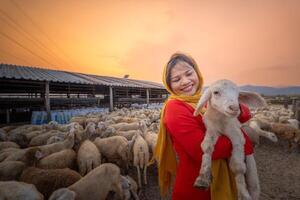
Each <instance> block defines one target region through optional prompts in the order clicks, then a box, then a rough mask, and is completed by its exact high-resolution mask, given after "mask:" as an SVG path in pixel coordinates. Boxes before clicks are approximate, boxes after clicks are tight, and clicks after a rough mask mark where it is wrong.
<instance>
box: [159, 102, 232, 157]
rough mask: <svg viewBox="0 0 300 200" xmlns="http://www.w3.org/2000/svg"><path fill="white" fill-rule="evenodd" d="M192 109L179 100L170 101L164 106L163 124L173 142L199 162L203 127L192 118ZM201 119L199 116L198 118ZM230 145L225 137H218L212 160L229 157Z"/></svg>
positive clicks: (203, 132) (203, 133)
mask: <svg viewBox="0 0 300 200" xmlns="http://www.w3.org/2000/svg"><path fill="white" fill-rule="evenodd" d="M193 112H194V109H193V108H192V107H191V106H189V105H186V104H185V103H183V102H181V101H179V100H171V101H169V102H168V104H167V105H166V109H165V118H164V123H165V125H166V127H167V130H168V132H169V134H170V135H171V136H172V139H173V142H174V143H176V145H180V146H181V147H182V148H183V149H184V151H185V152H186V153H187V154H188V155H189V156H190V157H191V158H192V159H194V160H195V161H197V162H201V159H202V154H203V152H202V150H201V143H202V141H203V139H204V135H205V128H204V125H201V124H199V121H198V120H197V118H196V117H194V116H193ZM198 117H201V116H198ZM231 150H232V145H231V142H230V140H229V139H228V138H227V137H226V136H220V137H219V138H218V141H217V143H216V145H215V148H214V152H213V156H212V158H213V159H215V160H217V159H225V158H229V157H230V155H231Z"/></svg>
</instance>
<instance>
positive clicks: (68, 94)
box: [67, 83, 70, 98]
mask: <svg viewBox="0 0 300 200" xmlns="http://www.w3.org/2000/svg"><path fill="white" fill-rule="evenodd" d="M67 97H68V98H70V83H68V92H67Z"/></svg>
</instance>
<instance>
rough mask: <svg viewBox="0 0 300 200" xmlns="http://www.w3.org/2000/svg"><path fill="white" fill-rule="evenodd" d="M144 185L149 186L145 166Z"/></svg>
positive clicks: (145, 167) (145, 166)
mask: <svg viewBox="0 0 300 200" xmlns="http://www.w3.org/2000/svg"><path fill="white" fill-rule="evenodd" d="M144 183H145V185H147V165H144Z"/></svg>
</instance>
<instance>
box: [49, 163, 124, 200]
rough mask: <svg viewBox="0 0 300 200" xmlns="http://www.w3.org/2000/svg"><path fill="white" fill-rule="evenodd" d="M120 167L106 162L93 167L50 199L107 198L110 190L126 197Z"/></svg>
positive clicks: (102, 199) (99, 199)
mask: <svg viewBox="0 0 300 200" xmlns="http://www.w3.org/2000/svg"><path fill="white" fill-rule="evenodd" d="M121 181H122V180H121V175H120V168H119V167H118V166H116V165H114V164H112V163H104V164H102V165H100V166H98V167H97V168H95V169H93V170H92V171H91V172H90V173H88V174H87V175H86V176H85V177H83V178H82V179H80V180H79V181H77V182H76V183H74V184H73V185H71V186H69V187H68V188H62V189H59V190H57V191H55V192H53V194H52V195H51V196H50V198H49V200H63V199H64V200H75V196H76V200H86V199H89V200H105V199H106V197H107V195H108V193H109V191H114V192H116V193H117V194H118V195H119V196H120V198H121V199H123V198H124V189H128V188H129V186H128V185H126V187H125V188H122V185H124V184H122V183H121Z"/></svg>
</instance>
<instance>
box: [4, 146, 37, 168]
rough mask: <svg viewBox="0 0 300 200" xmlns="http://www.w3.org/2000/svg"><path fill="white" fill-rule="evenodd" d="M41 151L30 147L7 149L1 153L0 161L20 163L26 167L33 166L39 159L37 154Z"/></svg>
mask: <svg viewBox="0 0 300 200" xmlns="http://www.w3.org/2000/svg"><path fill="white" fill-rule="evenodd" d="M40 151H41V149H40V148H38V147H30V148H27V149H15V150H13V149H9V150H7V151H5V152H2V153H1V155H0V157H1V158H0V161H22V162H23V163H25V164H26V165H27V166H32V165H35V164H36V162H37V161H38V159H40V157H39V152H40Z"/></svg>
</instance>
